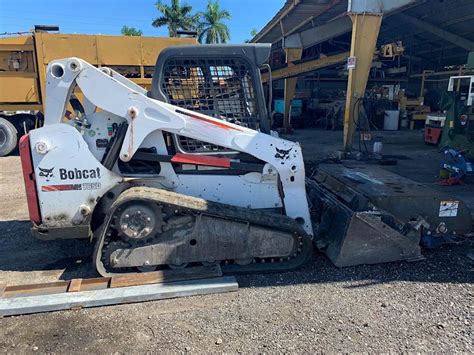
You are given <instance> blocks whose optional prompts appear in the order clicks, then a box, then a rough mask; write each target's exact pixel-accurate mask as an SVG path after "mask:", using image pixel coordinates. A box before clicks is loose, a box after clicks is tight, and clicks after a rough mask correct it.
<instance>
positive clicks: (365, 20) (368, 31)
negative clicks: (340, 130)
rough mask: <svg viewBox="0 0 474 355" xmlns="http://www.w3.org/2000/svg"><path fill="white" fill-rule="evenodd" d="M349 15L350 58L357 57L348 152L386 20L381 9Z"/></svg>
mask: <svg viewBox="0 0 474 355" xmlns="http://www.w3.org/2000/svg"><path fill="white" fill-rule="evenodd" d="M349 16H350V18H351V20H352V43H351V52H350V58H355V67H354V68H353V69H349V78H348V82H347V96H346V109H345V112H344V150H345V151H347V152H348V151H351V149H352V139H353V135H354V131H355V129H356V127H357V124H358V122H359V104H361V102H360V100H362V98H363V97H364V93H365V88H366V86H367V80H368V78H369V72H370V68H371V65H372V59H373V56H374V50H375V46H376V44H377V37H378V35H379V30H380V25H381V23H382V14H381V13H350V14H349Z"/></svg>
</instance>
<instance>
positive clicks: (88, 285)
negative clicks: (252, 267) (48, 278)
mask: <svg viewBox="0 0 474 355" xmlns="http://www.w3.org/2000/svg"><path fill="white" fill-rule="evenodd" d="M219 276H222V270H221V268H220V266H219V265H211V266H196V267H191V268H185V269H183V270H165V271H154V272H145V273H135V274H124V275H119V276H113V277H97V278H92V279H73V280H71V281H57V282H49V283H39V284H28V285H16V286H5V289H4V292H3V295H2V296H0V297H4V298H13V297H25V296H40V295H52V294H59V293H63V292H78V291H95V290H104V289H107V288H109V287H110V288H117V287H127V286H138V285H148V284H154V283H165V282H175V281H185V280H196V279H207V278H212V277H219Z"/></svg>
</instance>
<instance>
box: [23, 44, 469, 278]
mask: <svg viewBox="0 0 474 355" xmlns="http://www.w3.org/2000/svg"><path fill="white" fill-rule="evenodd" d="M269 53H270V45H262V44H246V45H225V46H224V45H202V46H180V47H169V48H167V49H165V50H163V51H162V52H161V53H160V55H159V58H158V60H157V63H156V66H155V72H154V77H153V86H152V89H151V91H149V92H147V91H145V90H144V89H143V88H141V87H139V86H137V85H136V84H134V83H133V82H131V81H129V80H128V79H126V78H124V77H123V76H121V75H120V74H118V73H117V72H115V71H113V70H111V69H109V68H96V67H94V66H92V65H90V64H88V63H87V62H85V61H83V60H81V59H79V58H67V59H62V60H57V61H54V62H51V63H50V64H49V65H48V68H47V87H46V90H47V92H46V94H47V95H46V111H45V123H44V126H43V127H42V128H39V129H35V130H33V131H31V132H30V133H29V134H28V135H25V136H23V137H22V139H21V142H20V153H21V159H22V165H23V171H24V179H25V186H26V191H27V199H28V208H29V212H30V219H31V221H32V222H33V229H32V230H33V233H34V235H35V236H37V237H39V238H42V239H46V240H48V239H61V238H62V239H64V238H90V239H91V241H92V242H94V243H95V246H96V247H95V255H94V260H95V264H96V267H97V270H98V272H99V273H100V274H101V275H104V276H106V275H111V274H117V273H131V272H136V271H137V270H139V271H152V270H156V269H167V268H171V269H179V268H185V267H187V266H193V265H199V264H204V265H212V264H217V265H220V266H221V268H222V271H223V272H231V273H236V272H263V271H283V270H290V269H294V268H297V267H299V266H301V265H302V264H303V263H304V262H305V261H307V260H308V258H309V257H310V256H311V255H312V245H313V244H316V245H317V246H318V247H319V248H320V249H321V250H323V251H325V252H326V253H327V254H328V256H329V257H330V258H331V260H332V261H333V262H334V263H335V264H336V265H338V266H348V265H356V264H363V263H378V262H387V261H394V260H418V259H420V258H421V254H420V247H419V241H420V236H421V234H420V231H419V230H420V229H419V228H418V229H417V227H419V226H421V225H422V226H423V228H424V229H423V228H422V229H423V230H424V231H425V232H426V231H430V229H429V228H428V227H427V226H428V222H430V221H426V219H429V218H427V217H426V216H427V214H424V213H422V212H419V211H415V212H416V213H414V215H415V216H425V218H424V219H423V218H422V220H420V221H418V222H417V224H416V225H415V223H414V222H410V221H407V220H405V219H406V218H408V217H410V218H411V216H408V217H407V216H405V215H400V216H397V211H395V210H394V211H392V212H393V213H387V212H386V211H384V209H387V206H388V207H390V204H386V205H381V204H378V203H377V201H379V200H380V198H379V197H380V196H375V197H374V196H372V197H371V196H369V193H368V192H370V191H378V190H377V189H376V190H374V189H372V188H371V186H372V185H370V184H373V187H374V188H375V187H377V188H378V189H379V190H380V186H386V187H387V188H388V187H389V186H391V185H390V184H391V183H392V182H391V181H392V180H393V179H392V178H393V177H387V176H384V177H381V178H380V179H382V180H380V181H382V182H380V183H381V184H382V185H380V183H379V180H378V178H377V176H371V177H370V178H364V179H362V180H361V178H360V177H364V176H369V175H370V173H369V172H367V171H366V172H360V173H356V172H355V171H354V170H351V171H349V172H345V171H343V172H339V174H340V175H341V179H342V180H338V181H340V182H338V183H337V184H335V183H334V184H332V185H331V184H328V181H332V180H330V179H329V177H328V178H325V177H324V176H326V175H324V174H322V171H321V172H320V173H318V174H317V175H316V178H315V179H311V180H306V178H305V166H304V163H303V157H302V152H301V147H300V145H299V144H298V143H295V142H291V141H288V140H285V139H281V138H278V137H275V136H274V135H272V134H271V132H270V130H269V127H270V124H269V122H268V115H267V109H266V104H265V99H264V95H263V88H262V83H261V78H260V71H259V68H260V67H261V66H262V64H264V63H265V62H266V61H267V59H268V56H269ZM79 90H80V92H81V93H82V97H83V99H82V100H81V101H79V100H78V99H77V97H76V95H75V91H79ZM68 104H70V106H71V107H72V108H73V111H74V112H69V111H67V107H69V106H68ZM333 173H334V172H333ZM333 173H331V172H329V170H328V173H327V174H333ZM347 176H349V177H351V176H356V177H358V179H359V180H357V183H354V178H351V179H350V181H349V182H352V183H353V185H351V186H349V185H348V184H347V181H346V182H344V181H343V180H344V179H346V178H347ZM328 179H329V180H328ZM384 179H385V180H386V181H387V183H386V184H385V183H384V182H383V181H385V180H384ZM390 179H392V180H390ZM334 181H335V180H334ZM397 181H398V180H397ZM398 182H399V183H401V182H400V181H398ZM389 183H390V184H389ZM333 185H334V186H333ZM362 185H363V186H365V189H366V191H362V190H361V191H359V192H357V191H356V190H357V188H358V186H362ZM331 189H333V190H334V191H333V190H331ZM307 191H308V196H307ZM344 191H346V192H344ZM343 192H344V193H343ZM338 193H339V194H342V195H341V196H339V195H338ZM380 194H381V195H383V196H388V195H387V193H386V191H385V192H384V191H380ZM407 196H408V195H407ZM308 197H309V199H308ZM349 197H350V198H349ZM354 201H359V203H357V204H354ZM406 201H408V202H406V203H410V204H413V200H410V198H408V199H407V200H406ZM362 202H363V203H362ZM400 203H402V202H400ZM436 203H438V202H437V201H435V202H434V205H435V204H436ZM434 205H433V206H434ZM458 205H459V209H461V208H463V211H464V209H465V208H464V207H463V206H464V205H461V204H459V203H458ZM430 206H431V205H430ZM310 207H311V210H310ZM435 207H436V206H435ZM430 208H431V207H430ZM436 208H437V207H436ZM402 210H403V209H402ZM459 215H460V216H461V215H462V216H464V215H465V213H464V212H463V213H460V214H459ZM312 217H313V221H312V220H311V219H312ZM399 217H400V218H399ZM433 218H434V219H433V220H434V221H435V222H436V223H433V222H430V223H431V227H430V228H435V226H436V225H438V224H439V223H438V222H439V221H438V220H437V219H436V218H437V215H436V216H434V217H433ZM463 218H464V217H463ZM465 219H466V218H465ZM451 220H452V221H454V220H458V219H451ZM466 220H467V219H466ZM448 222H449V221H448ZM461 222H463V223H464V224H466V223H467V222H466V221H464V220H463V221H461ZM465 222H466V223H465ZM410 223H411V224H410ZM449 223H450V222H449ZM449 223H448V224H447V226H448V228H450V226H451V225H450V224H449ZM313 230H314V231H316V233H314V232H313ZM313 241H314V242H316V243H313Z"/></svg>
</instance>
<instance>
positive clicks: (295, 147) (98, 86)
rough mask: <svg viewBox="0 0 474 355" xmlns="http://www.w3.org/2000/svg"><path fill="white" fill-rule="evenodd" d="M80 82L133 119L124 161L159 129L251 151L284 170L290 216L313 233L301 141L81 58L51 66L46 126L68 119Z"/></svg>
mask: <svg viewBox="0 0 474 355" xmlns="http://www.w3.org/2000/svg"><path fill="white" fill-rule="evenodd" d="M76 86H77V87H79V89H80V90H81V92H82V93H83V95H84V99H85V101H87V102H88V103H90V104H92V105H93V106H95V107H97V108H100V110H102V111H105V112H109V113H111V114H113V115H116V116H119V117H122V118H123V119H124V120H125V121H126V122H127V123H128V129H127V132H126V134H125V138H124V140H123V143H122V146H121V148H120V153H119V159H120V160H121V161H123V162H129V161H130V160H131V159H132V158H133V156H134V155H135V154H136V152H137V150H138V149H139V148H140V147H141V146H142V144H143V142H144V141H145V139H146V138H147V137H148V136H149V135H150V134H152V133H153V132H156V131H162V132H169V133H172V134H179V135H180V136H184V137H189V138H193V139H197V140H200V141H204V142H208V143H212V144H216V145H218V146H221V147H225V148H229V149H231V150H234V151H238V152H242V153H247V154H249V155H251V156H253V157H255V158H257V159H260V160H261V161H263V162H265V163H266V164H265V167H264V169H263V170H264V171H262V174H263V176H265V175H272V174H275V173H277V174H278V178H279V182H280V184H281V192H280V196H281V198H282V201H283V207H284V211H285V213H286V215H287V216H288V217H291V218H293V219H295V220H297V221H298V222H299V223H300V224H301V225H302V227H303V228H304V230H305V231H306V233H308V234H309V235H312V234H313V231H312V227H311V220H310V215H309V209H308V203H307V199H306V191H305V171H304V163H303V157H302V152H301V147H300V145H299V144H298V143H295V142H290V141H287V140H284V139H280V138H276V137H273V136H270V135H268V134H264V133H260V132H258V131H254V130H252V129H249V128H246V127H242V126H239V125H236V124H232V123H229V122H225V121H222V120H219V119H217V118H214V117H211V116H207V115H204V114H201V113H197V112H194V111H190V110H187V109H184V108H180V107H177V106H173V105H170V104H167V103H164V102H161V101H157V100H154V99H152V98H150V97H148V96H147V95H146V93H145V91H144V90H143V89H142V88H140V87H138V86H136V85H135V84H134V83H132V82H130V81H129V80H128V79H126V78H124V77H123V76H121V75H120V74H118V73H116V72H114V71H112V70H110V69H108V68H100V69H98V68H95V67H94V66H92V65H90V64H89V63H87V62H85V61H83V60H81V59H78V58H68V59H62V60H57V61H54V62H51V63H50V64H49V65H48V68H47V88H46V90H47V100H46V115H45V116H46V117H45V127H47V126H50V125H57V124H61V122H64V114H65V112H66V105H67V103H68V102H69V99H70V96H71V94H72V92H73V90H74V88H75V87H76ZM160 150H161V151H159V152H158V153H159V154H167V151H166V147H165V146H164V144H162V145H160ZM171 175H172V174H171ZM171 180H173V178H171ZM175 183H177V182H175ZM171 185H174V183H173V181H172V183H171ZM237 189H238V187H236V191H235V192H234V193H236V194H238V193H239V191H237Z"/></svg>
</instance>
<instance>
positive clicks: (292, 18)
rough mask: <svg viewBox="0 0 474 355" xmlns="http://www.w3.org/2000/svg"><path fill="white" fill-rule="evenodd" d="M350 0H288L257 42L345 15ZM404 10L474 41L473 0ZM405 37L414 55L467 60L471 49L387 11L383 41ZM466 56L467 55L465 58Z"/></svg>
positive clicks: (427, 0) (425, 0) (431, 0)
mask: <svg viewBox="0 0 474 355" xmlns="http://www.w3.org/2000/svg"><path fill="white" fill-rule="evenodd" d="M346 10H347V0H287V1H286V2H285V4H284V5H283V7H282V8H281V9H280V11H278V13H277V14H276V15H275V16H274V17H273V18H272V20H270V22H268V24H267V25H266V26H265V27H264V28H263V29H262V30H261V31H260V32H259V33H258V34H257V35H256V36H255V37H254V38H253V40H252V41H254V42H261V43H262V42H268V43H274V44H275V43H276V42H279V41H280V40H281V39H282V37H283V36H287V35H289V34H291V33H294V32H302V31H304V30H307V29H310V28H312V27H314V26H318V25H321V24H324V23H327V22H329V21H331V20H333V19H335V18H337V17H339V16H345V15H346ZM402 12H403V13H405V14H407V15H410V16H412V17H415V18H417V19H419V20H422V21H424V22H426V23H428V24H431V25H434V26H436V27H438V28H441V29H443V30H446V31H449V32H451V33H454V34H456V35H458V36H461V37H463V38H466V39H468V40H471V41H474V1H473V0H449V1H443V0H419V2H418V3H417V4H415V5H412V6H410V7H408V8H406V9H404V10H403V11H402ZM397 40H402V42H403V44H404V46H405V48H406V49H407V51H410V53H411V55H413V56H416V55H419V56H420V57H421V58H423V59H426V60H434V59H433V55H435V56H436V60H437V61H438V62H440V61H442V62H443V63H445V64H453V63H454V64H459V63H463V61H464V62H465V60H466V58H467V50H466V49H462V48H459V47H457V46H456V45H454V44H453V43H450V42H449V41H447V40H445V39H442V38H440V37H438V36H436V35H434V34H433V33H431V32H429V31H426V30H422V29H420V28H417V27H414V26H412V25H409V24H407V23H406V22H404V21H403V19H401V18H399V17H398V16H397V14H396V13H393V14H390V15H386V16H385V18H384V20H383V23H382V28H381V30H380V35H379V41H378V42H379V43H390V42H393V41H397ZM464 57H466V58H464Z"/></svg>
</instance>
